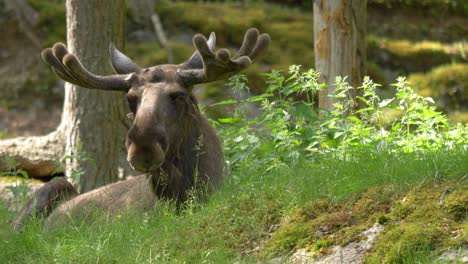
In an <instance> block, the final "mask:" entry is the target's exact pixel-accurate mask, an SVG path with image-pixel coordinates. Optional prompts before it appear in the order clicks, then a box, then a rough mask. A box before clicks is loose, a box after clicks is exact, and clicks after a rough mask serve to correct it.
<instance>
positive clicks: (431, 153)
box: [0, 66, 468, 263]
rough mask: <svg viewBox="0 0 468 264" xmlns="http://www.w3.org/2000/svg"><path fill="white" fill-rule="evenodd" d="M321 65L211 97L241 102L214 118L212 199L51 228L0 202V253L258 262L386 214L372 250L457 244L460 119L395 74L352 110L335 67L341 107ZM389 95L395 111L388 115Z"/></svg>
mask: <svg viewBox="0 0 468 264" xmlns="http://www.w3.org/2000/svg"><path fill="white" fill-rule="evenodd" d="M317 77H318V75H317V73H316V72H314V71H312V70H310V71H300V68H299V67H297V66H292V67H291V68H290V70H289V71H288V73H281V72H279V71H273V72H272V73H269V74H267V80H266V82H267V83H268V87H267V92H266V93H265V94H261V95H257V96H253V97H250V98H247V99H239V100H226V101H222V102H219V103H217V104H215V105H213V106H210V107H213V108H218V107H225V106H227V105H229V106H231V107H233V108H234V109H235V111H234V114H233V115H231V116H227V117H223V118H220V119H218V120H216V121H213V122H214V124H215V125H216V126H217V128H218V130H219V134H220V135H221V137H222V138H223V140H224V149H225V160H226V166H227V168H226V171H227V175H226V176H227V177H226V182H225V185H224V186H223V187H222V188H221V189H220V190H219V191H217V192H216V193H214V194H213V195H212V196H211V197H210V199H209V200H208V201H207V202H201V201H197V200H196V199H195V200H190V201H189V202H187V203H185V204H184V206H183V207H182V209H181V210H180V211H178V212H177V211H176V210H175V208H174V205H173V204H172V203H169V202H168V203H166V202H164V201H161V203H159V204H157V205H156V206H155V208H154V209H153V210H151V211H149V212H146V213H141V212H134V213H122V214H119V215H116V216H115V217H112V218H109V217H107V216H106V215H105V214H104V213H102V214H101V213H99V212H98V213H97V214H96V215H95V216H94V217H93V218H92V219H88V221H86V222H83V221H81V220H79V219H72V220H70V221H69V222H68V223H66V226H65V227H64V228H58V229H53V230H48V231H45V230H43V225H42V223H40V222H38V221H32V222H31V223H30V224H29V225H27V226H26V227H25V229H24V231H23V232H22V233H20V234H15V233H14V232H13V231H12V230H11V228H10V226H9V225H10V224H11V221H12V219H13V217H14V213H11V212H9V211H7V210H6V209H4V207H3V206H2V207H1V208H2V209H1V210H0V223H1V224H2V225H1V226H0V240H1V241H2V243H0V259H2V260H6V261H8V262H12V263H33V262H34V263H51V262H59V263H83V262H85V263H88V262H103V263H109V262H111V263H112V262H119V263H141V262H156V263H233V262H242V263H265V262H268V261H269V260H271V259H272V258H275V257H277V256H281V257H283V256H287V255H288V254H290V253H293V252H294V251H295V250H297V249H300V248H306V249H308V250H311V251H314V252H317V254H318V253H327V252H329V251H330V248H331V247H332V246H335V245H346V244H347V243H349V242H352V241H360V240H362V239H363V235H362V231H364V230H366V229H368V228H369V227H370V226H372V225H373V224H374V223H376V222H377V223H379V224H382V225H384V227H385V228H384V231H383V232H382V236H381V237H379V238H378V239H377V240H376V244H375V248H374V249H373V251H371V252H370V253H369V254H368V261H369V262H381V261H384V260H388V261H394V262H398V261H400V262H404V261H401V260H407V259H414V258H417V252H419V251H418V250H426V251H425V252H428V251H431V252H434V253H433V254H432V255H430V258H429V257H428V259H429V260H433V259H434V258H436V257H437V255H438V254H439V253H441V252H444V251H447V250H451V249H457V248H460V247H462V246H463V245H465V243H466V211H467V208H466V204H467V200H466V199H467V196H466V189H467V182H466V176H467V173H468V163H466V160H468V151H467V145H468V142H467V139H468V137H467V135H468V130H467V127H466V125H465V126H463V125H457V126H451V125H449V124H448V122H447V120H446V118H445V116H444V115H443V114H441V113H439V112H437V111H436V110H435V107H434V106H433V105H432V103H431V102H430V100H429V101H428V100H426V99H424V98H422V97H420V96H419V95H417V94H416V93H415V92H414V91H413V90H412V89H411V88H410V87H409V86H408V83H407V82H406V81H405V80H404V79H400V80H399V83H397V84H395V86H396V89H397V95H396V98H394V99H391V98H390V99H384V100H382V99H380V98H379V97H378V96H377V94H376V93H375V89H376V86H377V85H376V84H374V83H372V82H371V81H370V80H369V79H366V80H365V82H364V83H363V85H362V86H361V87H359V89H360V90H361V91H362V97H360V98H359V100H360V101H361V103H362V105H363V106H362V108H361V110H356V109H355V107H354V103H355V102H354V101H353V100H352V98H349V96H348V93H349V91H350V90H349V89H351V87H350V86H349V85H348V84H347V83H346V80H345V79H342V78H338V79H337V82H336V86H337V92H336V93H334V94H332V95H330V96H331V97H333V98H337V99H339V101H338V102H337V103H336V104H335V108H336V110H335V111H325V110H317V109H316V108H314V103H313V102H314V98H313V96H314V94H315V92H316V91H318V90H320V89H323V88H324V86H323V85H321V84H319V83H318V82H317ZM229 85H230V86H232V87H235V88H234V91H233V92H234V93H240V92H246V91H248V87H247V86H246V82H245V78H244V77H242V76H236V77H233V78H231V80H230V83H229ZM297 97H300V98H303V100H292V99H293V98H297ZM249 104H260V106H261V110H262V114H261V115H259V116H258V117H256V118H255V119H250V118H247V109H248V106H249ZM391 108H399V109H400V111H401V115H400V116H399V117H396V118H395V119H394V120H391V121H389V122H383V120H384V114H383V113H384V111H385V110H386V109H391ZM345 113H346V115H345ZM441 230H444V231H445V233H444V234H441V233H440V232H441ZM400 233H401V234H403V235H402V236H397V235H396V234H400ZM424 238H431V239H429V240H425V239H424ZM399 249H401V250H399ZM415 252H416V253H415ZM415 254H416V255H415Z"/></svg>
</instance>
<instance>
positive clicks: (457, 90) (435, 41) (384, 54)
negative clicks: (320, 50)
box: [0, 0, 468, 139]
mask: <svg viewBox="0 0 468 264" xmlns="http://www.w3.org/2000/svg"><path fill="white" fill-rule="evenodd" d="M8 1H9V0H2V1H0V30H1V32H0V36H2V37H1V39H2V41H0V139H1V138H10V137H15V136H22V135H39V134H45V133H47V132H50V131H52V130H54V129H55V127H56V126H57V125H58V123H59V121H60V114H61V110H62V101H63V82H61V81H59V79H58V78H56V77H55V76H54V75H53V74H52V72H51V71H50V69H49V68H48V67H46V65H45V64H44V63H42V62H41V61H40V58H39V53H40V50H41V49H42V48H44V47H47V46H50V45H51V44H53V43H54V42H57V41H61V42H65V41H66V22H65V1H64V0H50V1H45V0H25V1H13V2H15V3H16V4H17V6H16V8H13V9H12V8H10V6H9V5H8V4H7V2H8ZM127 2H128V4H127V27H126V32H127V33H126V37H127V44H126V48H125V50H124V51H125V53H126V54H127V55H129V56H130V57H131V58H133V59H134V60H135V61H136V62H137V63H138V64H140V65H141V66H150V65H155V64H161V63H167V61H168V57H169V55H168V49H169V50H171V51H172V57H173V61H174V63H181V62H183V61H184V60H185V59H187V58H188V57H189V56H190V55H191V54H192V53H193V51H194V49H193V47H192V44H191V38H192V36H193V34H195V33H197V32H201V33H203V34H205V35H208V34H209V33H210V32H212V31H214V32H216V34H217V38H218V45H217V46H218V47H229V48H233V49H234V48H235V47H237V46H238V45H239V44H240V43H241V41H242V37H243V33H244V32H245V30H246V29H247V28H249V27H257V28H259V29H260V30H261V31H262V32H268V33H269V34H270V35H271V37H272V40H273V41H272V45H271V47H270V48H269V51H268V53H267V54H266V55H265V56H264V58H263V59H262V61H261V62H260V63H256V64H254V65H252V66H251V67H250V68H249V69H248V70H247V71H246V72H245V74H246V75H247V76H248V78H249V86H250V88H251V92H252V93H259V92H262V91H263V90H264V89H265V83H264V80H263V77H262V76H261V74H262V73H264V72H267V71H270V70H272V69H280V70H287V68H288V67H289V66H290V65H292V64H297V65H302V68H303V69H307V68H310V67H313V65H314V55H313V41H314V40H313V16H312V1H311V0H309V1H301V0H282V1H279V0H271V1H247V0H246V1H188V0H187V1H169V0H159V1H148V2H145V0H128V1H127ZM143 2H144V3H147V4H149V5H150V7H148V8H142V6H143V7H144V5H143V4H142V3H143ZM22 4H23V5H22ZM367 12H368V14H367V15H368V23H367V24H368V25H367V34H368V35H367V52H368V54H367V58H368V63H367V73H368V75H369V76H371V78H372V79H373V80H374V81H375V82H377V83H381V84H382V85H383V86H382V89H381V91H380V93H381V95H382V96H386V95H389V94H392V92H393V90H392V87H391V86H390V85H389V84H391V83H393V82H395V80H396V77H397V76H400V75H405V76H408V79H409V81H410V82H411V84H412V86H413V87H414V88H415V89H417V90H418V92H419V93H420V94H421V95H424V96H431V97H433V98H435V99H436V103H437V105H438V107H439V109H440V110H441V111H444V112H446V113H447V114H448V116H449V118H450V120H451V122H462V123H466V122H468V114H467V111H468V102H467V100H468V89H467V86H468V57H467V56H468V55H467V53H468V43H467V36H468V3H466V1H464V0H423V1H416V0H369V1H368V9H367ZM152 14H157V15H158V16H159V17H160V21H161V25H162V28H163V30H164V32H165V34H166V36H167V38H168V40H167V43H166V44H167V46H166V47H164V45H161V41H158V40H160V38H158V34H156V33H155V31H154V23H152V21H151V20H148V19H147V18H149V17H150V16H151V15H152ZM196 91H197V92H196V93H197V97H198V98H199V99H200V101H201V102H202V104H205V105H209V104H211V103H213V102H215V101H219V100H222V99H223V98H226V97H230V96H232V95H231V94H230V91H229V87H227V86H226V84H225V82H221V83H212V84H209V85H203V86H201V87H199V88H198V89H197V90H196ZM207 113H208V115H210V116H211V117H214V118H216V117H220V116H223V115H225V113H224V112H222V111H220V110H219V109H218V108H216V109H215V108H209V107H208V108H207Z"/></svg>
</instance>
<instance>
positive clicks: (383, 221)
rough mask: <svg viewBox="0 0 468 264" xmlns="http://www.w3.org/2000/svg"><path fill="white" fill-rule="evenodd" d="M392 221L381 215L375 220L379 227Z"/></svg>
mask: <svg viewBox="0 0 468 264" xmlns="http://www.w3.org/2000/svg"><path fill="white" fill-rule="evenodd" d="M389 221H390V218H389V217H388V216H387V215H379V216H377V218H376V219H375V222H377V223H378V224H379V225H385V224H386V223H388V222H389Z"/></svg>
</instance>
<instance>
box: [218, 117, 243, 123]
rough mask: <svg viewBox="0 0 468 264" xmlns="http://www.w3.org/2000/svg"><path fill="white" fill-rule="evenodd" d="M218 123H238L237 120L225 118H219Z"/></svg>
mask: <svg viewBox="0 0 468 264" xmlns="http://www.w3.org/2000/svg"><path fill="white" fill-rule="evenodd" d="M218 121H219V122H221V123H225V124H233V123H236V122H238V121H239V118H235V117H226V118H219V119H218Z"/></svg>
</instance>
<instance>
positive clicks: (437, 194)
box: [262, 179, 468, 263]
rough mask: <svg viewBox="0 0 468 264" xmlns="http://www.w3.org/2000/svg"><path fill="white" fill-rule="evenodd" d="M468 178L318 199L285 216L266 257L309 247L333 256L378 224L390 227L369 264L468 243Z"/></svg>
mask: <svg viewBox="0 0 468 264" xmlns="http://www.w3.org/2000/svg"><path fill="white" fill-rule="evenodd" d="M467 215H468V184H467V182H466V180H464V179H459V180H453V181H437V180H435V181H428V182H426V183H422V184H420V185H419V186H417V187H415V188H414V189H412V190H410V191H408V192H405V191H403V190H402V189H401V188H399V187H396V186H394V185H386V186H378V187H373V188H370V189H369V190H367V191H366V192H364V193H363V194H361V195H359V196H356V197H354V198H351V199H348V200H346V201H343V202H334V201H330V200H318V201H315V202H313V203H311V204H309V205H308V206H305V207H303V208H299V209H296V210H295V211H293V212H292V213H290V214H289V216H288V217H284V219H283V222H282V224H281V226H280V227H279V228H278V229H277V230H276V231H275V232H274V233H273V235H272V237H271V238H270V239H269V240H267V241H266V242H265V245H264V248H263V250H262V254H263V256H264V257H265V258H271V257H276V256H284V255H287V254H291V253H292V252H294V251H296V250H298V249H302V248H306V249H307V250H308V251H312V252H313V253H314V254H315V255H318V254H327V253H328V252H329V251H330V250H331V247H332V246H334V245H341V246H344V245H347V244H349V243H351V242H354V241H360V240H364V239H365V236H363V231H364V230H367V229H369V228H370V227H371V226H372V225H373V224H374V223H376V222H377V223H379V224H381V225H384V231H383V232H382V233H381V234H380V235H379V236H378V237H377V239H376V241H375V242H374V248H373V249H372V250H371V252H368V254H367V258H366V260H367V262H369V263H401V262H403V261H405V260H407V259H408V258H413V257H414V256H415V254H416V255H417V254H418V252H422V253H424V254H426V255H427V253H428V252H429V253H430V252H434V254H433V255H429V256H426V255H425V256H424V257H428V259H435V258H436V257H437V255H438V253H440V252H442V251H447V250H453V249H457V248H460V247H463V246H466V245H467V242H466V241H467V240H466V238H467V237H466V236H467V234H466V229H467V222H466V220H467Z"/></svg>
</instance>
